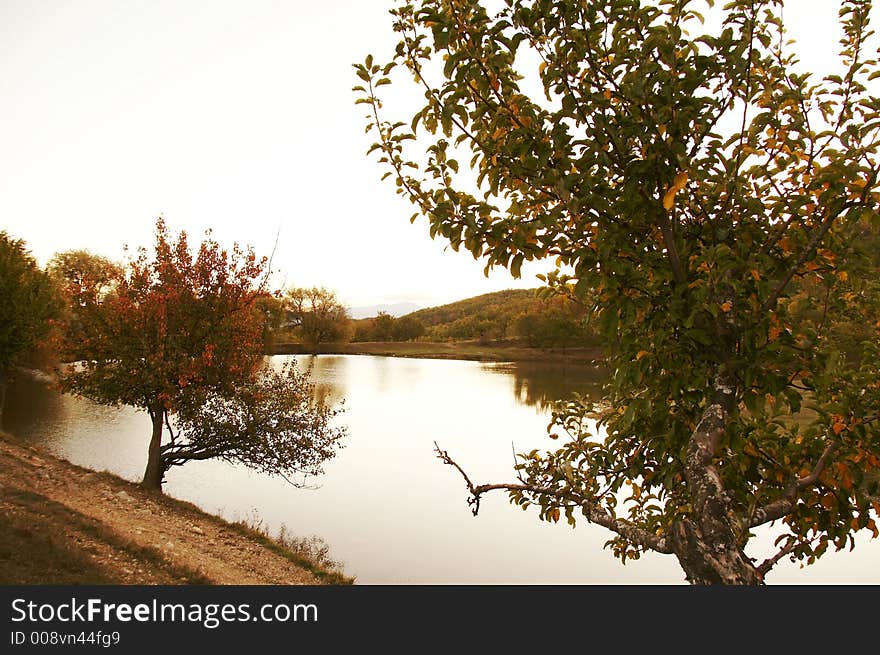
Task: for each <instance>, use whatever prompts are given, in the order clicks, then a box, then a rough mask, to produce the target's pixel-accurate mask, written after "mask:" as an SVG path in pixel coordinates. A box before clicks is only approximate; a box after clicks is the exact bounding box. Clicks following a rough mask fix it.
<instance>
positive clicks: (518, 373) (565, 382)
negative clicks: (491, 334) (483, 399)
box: [482, 362, 607, 411]
mask: <svg viewBox="0 0 880 655" xmlns="http://www.w3.org/2000/svg"><path fill="white" fill-rule="evenodd" d="M482 369H483V370H484V371H486V372H489V373H496V374H501V375H506V376H510V378H511V379H512V382H513V396H514V399H515V400H516V401H517V402H518V403H520V404H523V405H531V406H533V407H536V408H537V409H538V410H540V411H549V409H550V408H551V406H552V405H553V403H554V402H556V401H557V400H561V399H564V398H568V397H569V396H570V395H571V394H572V393H573V392H577V393H579V394H581V395H582V396H586V397H588V398H591V399H593V400H598V399H599V397H600V396H601V394H602V384H603V382H604V381H605V379H606V377H607V373H606V372H605V370H604V369H602V368H600V367H597V366H587V365H576V364H560V363H555V362H512V363H502V364H496V363H488V364H482Z"/></svg>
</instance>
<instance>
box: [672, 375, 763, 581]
mask: <svg viewBox="0 0 880 655" xmlns="http://www.w3.org/2000/svg"><path fill="white" fill-rule="evenodd" d="M714 391H715V393H714V397H713V401H712V403H711V404H710V405H709V406H708V407H707V408H706V409H705V411H704V412H703V416H702V417H701V419H700V422H699V423H698V424H697V426H696V428H695V429H694V433H693V434H692V435H691V439H690V442H689V443H688V448H687V453H686V456H685V466H684V474H685V481H686V482H687V487H688V495H689V496H690V500H691V507H692V510H693V514H692V515H691V516H690V517H686V518H684V519H682V520H681V521H678V522H677V523H676V524H675V525H674V526H673V529H672V535H671V538H672V550H673V552H674V553H675V554H676V556H677V557H678V561H679V563H680V564H681V567H682V568H683V569H684V572H685V575H686V577H687V579H688V581H689V582H690V583H691V584H731V585H754V584H761V583H762V582H763V580H762V576H761V575H760V573H758V570H757V568H756V567H755V565H754V564H752V562H751V561H750V560H749V558H748V557H747V556H746V555H745V553H744V552H743V550H742V546H741V544H740V540H739V528H738V526H737V525H736V524H735V523H734V519H733V518H732V517H731V513H730V511H729V509H730V508H729V504H730V501H729V498H728V496H727V493H726V492H725V490H724V484H723V483H722V481H721V475H720V473H719V471H718V469H717V468H716V466H715V463H714V458H715V454H716V452H717V450H718V448H719V446H720V444H721V441H722V440H723V438H724V435H725V428H726V427H727V420H728V417H729V416H730V412H731V410H732V409H733V407H734V406H735V403H736V388H735V386H734V384H733V382H732V381H731V380H730V379H728V378H727V377H725V376H722V375H719V376H718V378H716V380H715V390H714Z"/></svg>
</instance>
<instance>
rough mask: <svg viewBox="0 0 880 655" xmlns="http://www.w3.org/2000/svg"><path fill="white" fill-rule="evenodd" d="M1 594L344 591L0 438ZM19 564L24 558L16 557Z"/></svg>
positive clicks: (281, 557) (264, 548)
mask: <svg viewBox="0 0 880 655" xmlns="http://www.w3.org/2000/svg"><path fill="white" fill-rule="evenodd" d="M0 464H2V466H0V582H2V583H3V584H25V585H32V584H123V585H132V584H134V585H156V584H162V585H167V584H172V585H179V584H185V585H186V584H189V585H191V584H223V585H228V584H237V585H240V584H275V585H278V584H283V585H327V584H330V585H339V584H352V583H353V582H354V580H353V578H351V577H349V576H347V575H346V574H344V573H342V572H341V571H339V570H330V569H327V568H325V567H324V566H322V563H321V562H318V561H314V560H313V559H311V558H309V557H308V555H307V554H303V553H300V552H296V551H294V550H291V549H290V548H288V547H287V545H286V544H285V543H284V541H283V540H282V541H280V542H279V540H278V539H275V538H272V537H270V536H267V535H266V534H265V533H263V532H261V531H260V530H259V529H258V528H259V526H253V525H247V524H246V523H243V522H238V523H236V522H231V521H228V520H226V519H223V518H222V517H220V516H217V515H215V514H210V513H208V512H205V511H204V510H202V509H200V508H199V507H197V506H196V505H194V504H192V503H189V502H186V501H183V500H179V499H177V498H174V497H172V496H167V495H162V494H157V493H154V492H150V491H146V490H144V489H142V488H141V487H140V486H139V485H137V484H136V483H134V482H130V481H128V480H125V479H123V478H120V477H119V476H116V475H113V474H111V473H108V472H106V471H103V472H101V471H95V470H92V469H88V468H84V467H82V466H78V465H76V464H73V463H72V462H69V461H68V460H65V459H62V458H60V457H57V456H56V455H53V454H52V453H50V452H48V451H47V450H45V449H43V448H39V447H35V446H32V445H30V444H28V443H26V442H24V441H22V440H20V439H18V438H17V437H15V436H14V435H11V434H9V433H7V432H3V431H0ZM22 554H24V556H22Z"/></svg>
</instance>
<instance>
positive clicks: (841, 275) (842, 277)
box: [837, 271, 849, 282]
mask: <svg viewBox="0 0 880 655" xmlns="http://www.w3.org/2000/svg"><path fill="white" fill-rule="evenodd" d="M837 279H838V280H840V281H841V282H846V281H847V280H848V279H849V273H847V272H846V271H840V273H838V274H837Z"/></svg>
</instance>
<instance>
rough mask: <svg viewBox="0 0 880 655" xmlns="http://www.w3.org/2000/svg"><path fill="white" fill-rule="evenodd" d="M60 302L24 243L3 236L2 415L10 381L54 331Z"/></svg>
mask: <svg viewBox="0 0 880 655" xmlns="http://www.w3.org/2000/svg"><path fill="white" fill-rule="evenodd" d="M60 310H61V301H60V297H59V295H58V293H57V290H56V288H55V285H54V284H53V283H52V280H51V279H50V278H49V276H48V275H47V274H46V273H45V272H44V271H42V270H41V269H40V267H39V266H37V263H36V261H35V260H34V258H33V257H32V256H31V254H30V253H29V252H28V250H27V248H26V247H25V244H24V242H23V241H22V240H21V239H14V238H12V237H10V236H9V235H8V234H7V233H6V232H0V414H2V413H3V404H4V403H3V401H4V395H5V389H6V384H7V379H8V377H9V376H10V374H11V373H12V372H13V370H14V369H15V367H16V366H18V365H20V364H21V363H22V362H23V360H24V359H25V358H27V357H28V356H29V355H31V354H32V353H33V351H34V349H35V348H36V347H37V346H38V345H39V344H40V342H41V340H43V339H45V338H46V337H47V336H48V335H49V332H50V330H51V327H52V320H53V319H56V318H57V317H58V315H59V313H60Z"/></svg>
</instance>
